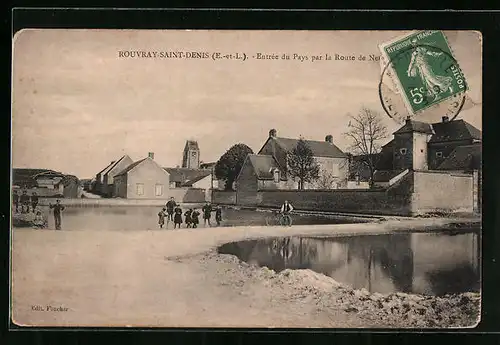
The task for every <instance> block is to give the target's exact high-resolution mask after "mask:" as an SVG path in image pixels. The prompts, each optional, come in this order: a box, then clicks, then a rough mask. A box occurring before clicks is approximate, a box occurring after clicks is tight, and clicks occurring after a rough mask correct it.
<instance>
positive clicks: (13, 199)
mask: <svg viewBox="0 0 500 345" xmlns="http://www.w3.org/2000/svg"><path fill="white" fill-rule="evenodd" d="M12 202H13V203H14V206H16V213H18V212H19V194H17V190H15V191H14V195H13V196H12Z"/></svg>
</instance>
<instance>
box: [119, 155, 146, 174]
mask: <svg viewBox="0 0 500 345" xmlns="http://www.w3.org/2000/svg"><path fill="white" fill-rule="evenodd" d="M146 159H148V158H147V157H146V158H143V159H141V160H138V161H137V162H134V163H132V164H130V165H129V166H128V167H126V168H125V169H123V170H122V171H120V172H119V173H118V174H116V175H115V176H121V175H125V174H126V173H128V172H129V171H130V170H132V169H134V168H135V167H136V166H138V165H139V164H141V163H142V162H144V161H145V160H146Z"/></svg>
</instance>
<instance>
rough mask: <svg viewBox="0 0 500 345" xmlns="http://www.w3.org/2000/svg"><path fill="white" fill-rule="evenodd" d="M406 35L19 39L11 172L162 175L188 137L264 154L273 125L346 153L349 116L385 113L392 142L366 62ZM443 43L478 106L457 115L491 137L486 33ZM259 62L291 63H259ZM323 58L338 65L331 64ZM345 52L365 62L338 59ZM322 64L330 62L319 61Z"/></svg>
mask: <svg viewBox="0 0 500 345" xmlns="http://www.w3.org/2000/svg"><path fill="white" fill-rule="evenodd" d="M406 33H408V32H404V31H210V30H196V31H190V30H182V31H181V30H179V31H176V30H75V29H71V30H67V29H64V30H63V29H50V30H49V29H44V30H23V31H20V32H18V33H17V34H16V36H15V37H14V40H13V49H14V54H13V64H12V66H13V74H12V102H13V106H12V165H13V167H15V168H47V169H53V170H57V171H61V172H63V173H66V174H74V175H76V176H78V177H79V178H91V177H93V176H95V174H97V173H98V172H99V171H100V170H102V169H103V168H104V167H106V166H107V165H108V164H109V162H110V161H112V160H116V159H118V158H120V157H121V156H122V155H123V154H128V155H129V156H130V157H131V158H132V159H133V160H138V159H141V158H144V157H146V156H147V154H148V152H154V154H155V160H156V161H157V162H158V163H159V164H160V165H161V166H164V167H175V166H177V165H180V164H181V158H182V151H183V149H184V144H185V142H186V140H188V139H189V140H197V141H198V143H199V146H200V155H201V160H203V161H205V162H210V161H217V160H218V159H219V157H220V156H221V155H222V154H223V153H224V152H225V151H226V150H228V149H229V148H230V147H231V146H232V145H234V144H236V143H244V144H246V145H248V146H250V147H251V148H252V149H253V150H254V151H255V152H257V151H258V150H259V149H260V148H261V146H262V145H263V144H264V142H265V140H266V139H267V136H268V132H269V129H271V128H275V129H276V130H277V133H278V136H282V137H290V138H298V137H299V136H302V137H304V138H306V139H311V140H324V138H325V136H326V135H328V134H331V135H333V138H334V142H335V144H336V145H337V146H339V147H340V148H341V149H342V150H347V149H348V147H349V144H350V143H349V141H348V140H347V139H346V138H345V136H343V133H344V132H345V131H346V130H347V124H348V122H349V119H348V116H347V114H355V113H357V112H358V111H359V110H360V108H361V107H368V108H370V109H373V110H375V111H378V112H379V113H380V114H381V116H382V118H383V121H384V123H385V124H386V125H387V127H388V129H389V133H392V132H393V131H395V130H396V129H397V128H399V127H400V125H399V124H398V123H396V122H395V121H394V120H392V119H391V118H389V117H388V116H387V115H386V114H385V112H384V110H383V108H382V106H381V102H380V99H379V93H378V84H379V81H380V77H381V71H382V68H381V63H380V62H379V61H369V60H368V56H369V55H370V54H373V55H375V56H380V51H379V48H378V45H379V44H381V43H383V42H387V41H390V40H392V39H393V38H394V37H398V36H401V35H404V34H406ZM445 34H446V35H447V38H448V41H449V44H450V46H451V48H452V51H453V54H454V55H455V58H456V60H457V61H458V62H459V64H460V68H461V69H462V71H463V73H464V75H465V78H466V80H467V83H468V85H469V88H470V91H469V96H470V98H471V99H472V100H473V102H474V103H477V104H478V105H476V106H473V107H470V108H468V109H466V110H463V111H462V112H461V113H460V114H459V118H463V119H464V120H466V121H467V122H469V123H471V124H472V125H474V126H476V127H477V128H479V129H482V125H481V116H482V113H481V104H480V103H481V99H482V90H481V87H482V85H481V80H482V75H481V70H482V65H481V64H482V58H481V54H482V51H481V49H482V46H481V36H480V34H479V33H477V32H473V31H460V32H448V31H445ZM137 50H139V51H149V52H156V53H157V54H159V52H170V51H184V52H207V53H209V55H210V56H211V54H212V53H214V52H221V53H239V54H240V55H241V54H242V53H245V54H246V55H247V60H246V61H241V60H218V61H214V60H212V59H211V58H209V59H166V58H159V57H157V58H142V57H141V58H124V57H120V53H119V52H120V51H137ZM257 53H261V54H277V55H278V56H279V57H281V55H283V54H289V55H290V60H282V59H277V60H268V59H254V58H253V56H255V55H256V54H257ZM293 54H298V55H300V56H307V57H308V60H307V61H303V62H300V61H299V60H298V59H293ZM325 54H329V55H330V56H332V60H329V61H324V59H325V58H324V55H325ZM335 54H339V55H342V56H352V55H354V56H356V57H358V56H359V55H365V56H367V60H365V61H360V60H356V61H347V60H335ZM313 55H315V56H323V58H322V60H323V61H314V62H313V61H311V57H312V56H313ZM433 116H434V115H433ZM435 116H436V120H439V119H440V117H439V114H438V115H435ZM415 119H417V118H415ZM390 139H391V137H388V138H387V141H388V140H390Z"/></svg>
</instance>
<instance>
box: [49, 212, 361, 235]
mask: <svg viewBox="0 0 500 345" xmlns="http://www.w3.org/2000/svg"><path fill="white" fill-rule="evenodd" d="M160 210H161V207H154V206H98V207H78V206H73V207H71V206H68V207H66V209H65V210H64V211H63V212H62V229H63V230H117V231H127V230H155V229H158V228H159V227H158V212H159V211H160ZM186 210H187V208H186V209H184V208H183V211H186ZM42 211H43V213H44V214H45V217H46V218H47V219H48V227H49V229H54V228H55V225H54V217H53V215H52V213H51V212H49V210H48V208H47V207H42ZM198 211H201V207H199V208H198ZM270 215H271V213H270V212H261V211H253V210H235V209H228V208H224V209H223V211H222V219H223V220H222V223H221V226H224V227H227V226H250V225H266V217H269V216H270ZM292 217H293V223H294V225H300V224H337V223H349V222H351V223H352V222H353V221H348V220H345V219H342V220H340V219H335V218H332V217H324V216H310V215H309V216H308V215H298V214H294V215H293V216H292ZM183 221H184V216H183ZM211 222H212V225H215V213H213V214H212V219H211ZM182 227H183V228H185V227H186V225H185V224H182ZM199 227H200V228H204V225H203V219H202V217H201V216H200V224H199ZM169 228H173V224H172V223H170V224H169Z"/></svg>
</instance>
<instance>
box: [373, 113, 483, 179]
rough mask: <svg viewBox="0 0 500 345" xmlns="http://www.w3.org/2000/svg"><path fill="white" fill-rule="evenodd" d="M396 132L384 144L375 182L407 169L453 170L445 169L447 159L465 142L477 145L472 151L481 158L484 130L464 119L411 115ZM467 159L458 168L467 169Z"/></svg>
mask: <svg viewBox="0 0 500 345" xmlns="http://www.w3.org/2000/svg"><path fill="white" fill-rule="evenodd" d="M393 135H394V138H393V139H392V140H391V141H390V142H388V143H387V144H386V145H384V146H383V147H382V151H381V153H380V159H379V162H378V164H377V169H376V172H375V176H374V180H375V182H384V181H385V180H387V178H392V177H393V176H395V175H397V174H398V173H400V172H402V171H404V170H405V169H409V170H452V169H446V167H447V165H449V164H450V163H445V162H446V160H447V159H449V157H451V154H452V152H454V151H455V150H456V149H457V148H460V147H464V146H470V145H472V147H475V149H474V150H472V151H470V152H471V153H472V152H473V153H474V154H476V155H479V157H476V158H475V159H479V161H480V147H481V131H480V130H479V129H477V128H475V127H474V126H472V125H471V124H469V123H467V122H465V121H464V120H454V121H449V119H448V117H446V116H444V117H443V118H442V121H441V122H438V123H432V124H430V123H425V122H420V121H413V120H411V119H410V118H408V119H407V120H406V122H405V124H404V125H403V126H402V127H401V128H399V129H398V130H397V131H396V132H394V133H393ZM462 151H463V149H461V150H459V152H462ZM464 152H465V151H464ZM467 152H469V151H467ZM455 156H456V157H457V158H463V159H466V157H461V155H459V156H457V155H456V154H455ZM465 163H466V162H461V163H460V164H459V165H461V166H462V167H463V169H459V170H467V169H465V167H464V166H463V164H465ZM457 164H458V163H457V162H456V163H455V164H454V165H453V166H454V167H456V166H457Z"/></svg>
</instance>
